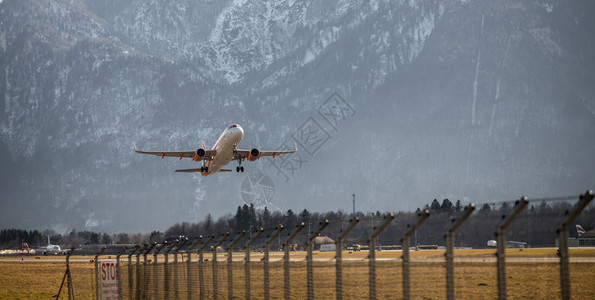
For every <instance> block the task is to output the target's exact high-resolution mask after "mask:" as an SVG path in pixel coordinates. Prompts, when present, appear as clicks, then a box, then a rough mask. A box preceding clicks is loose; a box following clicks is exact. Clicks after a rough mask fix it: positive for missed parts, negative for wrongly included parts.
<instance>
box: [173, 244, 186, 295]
mask: <svg viewBox="0 0 595 300" xmlns="http://www.w3.org/2000/svg"><path fill="white" fill-rule="evenodd" d="M186 243H188V238H184V239H182V242H181V243H180V245H179V246H178V248H176V250H174V299H176V300H177V299H179V298H180V289H179V284H178V252H180V249H182V247H184V245H186ZM182 261H184V257H182Z"/></svg>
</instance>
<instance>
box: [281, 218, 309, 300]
mask: <svg viewBox="0 0 595 300" xmlns="http://www.w3.org/2000/svg"><path fill="white" fill-rule="evenodd" d="M304 226H305V225H304V222H302V223H300V224H298V225H297V226H296V229H295V230H294V231H293V232H292V233H291V234H289V237H288V238H287V240H286V241H285V243H284V244H283V268H284V280H283V282H284V285H285V299H287V300H289V299H290V296H291V287H290V281H289V248H290V243H291V240H293V239H294V238H295V237H296V236H297V234H298V233H299V232H300V231H302V229H304Z"/></svg>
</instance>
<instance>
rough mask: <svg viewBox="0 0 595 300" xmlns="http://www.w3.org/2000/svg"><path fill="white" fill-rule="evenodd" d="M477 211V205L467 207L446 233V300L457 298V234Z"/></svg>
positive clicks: (472, 204) (453, 220)
mask: <svg viewBox="0 0 595 300" xmlns="http://www.w3.org/2000/svg"><path fill="white" fill-rule="evenodd" d="M474 210H475V204H474V203H471V204H469V206H467V207H465V210H464V211H463V215H462V216H461V218H459V219H458V220H456V219H452V220H451V221H452V222H453V224H452V225H451V226H450V228H449V229H448V230H447V231H446V235H445V236H444V237H445V239H446V253H444V255H445V256H446V298H447V299H448V300H454V298H455V277H454V247H455V237H454V235H455V232H456V231H457V229H459V227H461V225H463V223H464V222H465V221H466V220H467V219H468V218H469V217H470V216H471V214H472V213H473V211H474Z"/></svg>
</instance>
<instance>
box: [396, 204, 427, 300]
mask: <svg viewBox="0 0 595 300" xmlns="http://www.w3.org/2000/svg"><path fill="white" fill-rule="evenodd" d="M429 216H430V211H429V210H427V209H426V210H424V211H423V213H422V212H419V213H418V214H417V217H418V219H417V222H416V223H415V224H414V225H413V226H411V224H407V227H408V228H409V230H408V231H407V233H405V235H404V236H403V238H401V246H402V248H403V256H402V259H403V265H402V268H403V269H402V271H403V299H411V278H410V276H409V275H410V273H409V242H410V240H411V234H412V233H413V232H415V231H416V230H417V228H418V227H419V226H421V224H422V223H423V222H424V221H425V220H426V219H427V218H428V217H429ZM415 247H417V245H415Z"/></svg>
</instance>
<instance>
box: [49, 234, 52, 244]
mask: <svg viewBox="0 0 595 300" xmlns="http://www.w3.org/2000/svg"><path fill="white" fill-rule="evenodd" d="M51 244H52V243H50V236H49V235H48V246H49V245H51Z"/></svg>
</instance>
